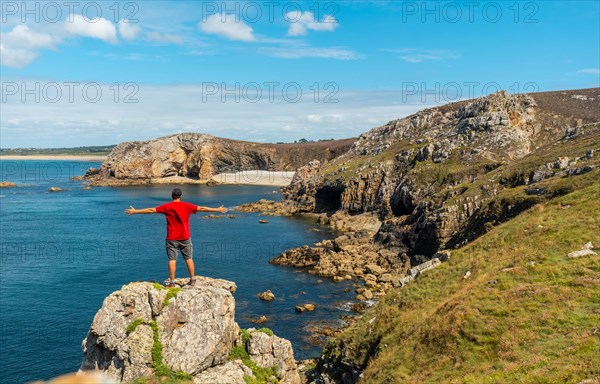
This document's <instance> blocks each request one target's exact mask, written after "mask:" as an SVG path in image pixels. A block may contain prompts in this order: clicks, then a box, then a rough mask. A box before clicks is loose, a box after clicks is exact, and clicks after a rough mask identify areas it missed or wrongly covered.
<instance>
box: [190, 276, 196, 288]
mask: <svg viewBox="0 0 600 384" xmlns="http://www.w3.org/2000/svg"><path fill="white" fill-rule="evenodd" d="M190 286H192V287H194V286H196V277H192V278H190Z"/></svg>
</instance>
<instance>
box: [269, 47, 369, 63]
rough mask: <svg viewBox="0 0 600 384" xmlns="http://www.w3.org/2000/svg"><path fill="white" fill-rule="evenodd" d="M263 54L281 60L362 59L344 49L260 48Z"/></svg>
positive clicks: (361, 56)
mask: <svg viewBox="0 0 600 384" xmlns="http://www.w3.org/2000/svg"><path fill="white" fill-rule="evenodd" d="M260 51H261V52H262V53H263V54H266V55H267V56H272V57H279V58H282V59H304V58H321V59H335V60H358V59H361V58H363V55H361V54H358V53H356V52H355V51H352V50H348V49H345V48H336V47H334V48H313V47H306V46H300V47H294V48H288V47H280V48H277V47H272V48H262V49H261V50H260Z"/></svg>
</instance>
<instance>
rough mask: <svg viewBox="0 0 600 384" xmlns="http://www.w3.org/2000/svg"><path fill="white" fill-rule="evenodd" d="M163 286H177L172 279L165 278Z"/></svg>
mask: <svg viewBox="0 0 600 384" xmlns="http://www.w3.org/2000/svg"><path fill="white" fill-rule="evenodd" d="M164 286H165V287H167V288H175V287H177V284H175V282H174V281H171V279H167V280H165V283H164Z"/></svg>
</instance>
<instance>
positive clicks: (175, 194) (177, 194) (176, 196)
mask: <svg viewBox="0 0 600 384" xmlns="http://www.w3.org/2000/svg"><path fill="white" fill-rule="evenodd" d="M181 195H182V193H181V189H179V188H175V189H174V190H173V192H171V197H172V198H173V200H175V199H179V198H180V197H181Z"/></svg>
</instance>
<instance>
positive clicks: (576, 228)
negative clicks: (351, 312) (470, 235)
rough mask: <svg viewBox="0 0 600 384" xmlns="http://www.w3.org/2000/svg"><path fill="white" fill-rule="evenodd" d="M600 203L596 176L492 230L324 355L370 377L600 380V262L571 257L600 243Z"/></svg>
mask: <svg viewBox="0 0 600 384" xmlns="http://www.w3.org/2000/svg"><path fill="white" fill-rule="evenodd" d="M599 202H600V182H598V181H596V182H595V183H593V184H592V185H589V186H587V187H584V188H582V189H577V190H575V191H573V192H571V193H569V194H567V195H565V196H562V197H559V198H556V199H553V200H548V201H544V202H543V203H542V204H538V205H535V206H534V207H532V208H531V209H529V210H527V211H526V212H524V213H522V214H521V215H519V216H517V217H516V218H514V219H512V220H510V221H508V222H505V223H504V224H501V225H499V226H498V227H496V228H493V229H491V231H490V232H488V233H486V234H485V235H483V236H481V237H480V238H479V239H477V240H475V241H474V242H472V243H470V244H468V245H467V246H465V247H463V248H460V249H458V250H455V251H454V252H453V253H452V256H451V258H450V260H449V261H448V262H447V263H444V264H442V265H441V266H440V267H438V268H436V269H434V270H431V271H428V273H426V274H423V276H421V277H420V278H419V279H418V280H416V281H414V282H412V283H410V284H408V285H407V286H406V287H405V288H403V289H398V290H394V291H392V292H390V293H388V295H386V297H385V298H384V299H383V300H382V301H381V302H380V303H379V304H378V305H377V306H375V307H373V308H372V309H371V310H369V311H368V312H367V313H366V314H365V315H364V316H363V317H362V319H361V320H359V321H358V322H356V323H355V324H353V325H352V326H351V327H350V328H348V329H347V330H346V331H344V332H343V333H342V334H341V335H340V336H338V337H337V338H336V339H335V340H334V341H333V342H332V343H331V344H330V345H329V346H328V347H327V348H326V349H325V351H324V356H325V357H328V359H329V360H331V361H333V362H336V363H337V364H338V366H342V365H344V364H346V365H354V366H360V367H364V366H365V365H366V369H365V370H364V377H363V379H362V380H361V382H362V383H369V384H371V383H373V384H377V383H396V382H398V383H440V382H443V383H474V384H475V383H477V384H479V383H579V382H580V381H582V380H584V379H591V378H594V379H599V378H600V365H599V364H598V356H599V355H600V338H599V336H598V335H599V326H600V324H599V323H598V318H599V316H600V295H599V294H598V292H600V260H599V258H598V256H593V257H589V256H588V257H582V258H577V259H567V258H566V254H567V253H568V252H571V251H574V250H577V249H580V248H581V246H582V245H583V244H585V243H586V242H587V241H592V242H593V243H594V244H595V245H596V246H598V245H600V231H599V223H598V214H599V213H600V203H599ZM568 205H570V207H569V208H567V209H565V208H564V207H565V206H568ZM467 271H470V272H471V276H470V277H469V278H468V279H463V276H464V274H465V272H467ZM370 320H372V321H371V322H369V321H370Z"/></svg>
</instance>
